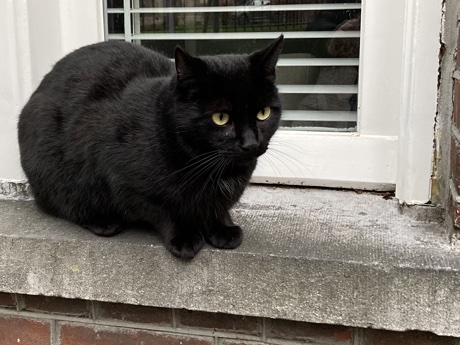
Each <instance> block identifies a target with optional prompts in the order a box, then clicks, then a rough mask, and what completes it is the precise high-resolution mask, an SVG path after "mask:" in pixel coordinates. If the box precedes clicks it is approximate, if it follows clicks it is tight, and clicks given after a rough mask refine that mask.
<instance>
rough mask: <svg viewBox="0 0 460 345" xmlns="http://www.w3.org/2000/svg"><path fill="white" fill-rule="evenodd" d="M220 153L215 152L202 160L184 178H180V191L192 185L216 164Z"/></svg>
mask: <svg viewBox="0 0 460 345" xmlns="http://www.w3.org/2000/svg"><path fill="white" fill-rule="evenodd" d="M219 159H220V155H219V153H215V154H213V155H211V156H210V157H208V159H205V160H204V161H202V162H201V163H200V164H199V165H197V166H195V167H194V168H193V169H191V170H190V171H188V172H187V173H186V174H185V175H184V176H182V178H181V179H180V183H179V185H178V189H177V190H178V191H180V190H182V189H187V188H188V186H187V185H191V184H192V183H193V182H195V181H196V180H197V179H198V178H199V177H200V176H201V175H203V173H205V172H206V171H208V170H209V169H211V168H212V167H213V166H214V163H216V162H217V161H219Z"/></svg>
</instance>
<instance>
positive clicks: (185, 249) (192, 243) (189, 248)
mask: <svg viewBox="0 0 460 345" xmlns="http://www.w3.org/2000/svg"><path fill="white" fill-rule="evenodd" d="M203 246H204V237H203V235H202V234H201V233H198V234H193V235H188V236H184V235H182V236H176V237H174V238H172V239H171V240H170V241H168V243H166V247H167V248H168V250H169V251H170V252H171V253H172V254H173V255H174V256H175V257H178V258H180V259H185V260H190V259H193V258H194V257H195V255H196V254H198V252H199V251H200V249H201V248H203Z"/></svg>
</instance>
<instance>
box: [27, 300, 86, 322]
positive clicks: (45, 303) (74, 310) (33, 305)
mask: <svg viewBox="0 0 460 345" xmlns="http://www.w3.org/2000/svg"><path fill="white" fill-rule="evenodd" d="M23 298H24V303H25V307H24V308H23V309H24V310H27V311H40V312H45V313H53V314H62V315H70V316H77V317H90V316H91V307H90V303H91V302H89V301H84V300H81V299H69V298H59V297H46V296H32V295H25V296H23Z"/></svg>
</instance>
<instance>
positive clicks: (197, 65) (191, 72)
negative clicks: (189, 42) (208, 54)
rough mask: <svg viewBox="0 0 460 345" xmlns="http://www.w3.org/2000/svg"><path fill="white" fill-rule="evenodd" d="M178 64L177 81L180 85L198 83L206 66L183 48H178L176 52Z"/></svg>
mask: <svg viewBox="0 0 460 345" xmlns="http://www.w3.org/2000/svg"><path fill="white" fill-rule="evenodd" d="M174 60H175V63H176V73H177V81H178V82H179V83H180V84H186V83H188V82H193V81H196V80H198V79H199V78H200V76H201V75H202V73H203V72H204V69H205V66H204V64H203V62H202V61H201V60H200V59H197V58H195V57H193V56H191V55H190V54H188V53H187V52H186V51H184V50H183V49H182V48H181V47H176V50H175V51H174Z"/></svg>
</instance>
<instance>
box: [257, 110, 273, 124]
mask: <svg viewBox="0 0 460 345" xmlns="http://www.w3.org/2000/svg"><path fill="white" fill-rule="evenodd" d="M269 117H270V107H265V108H264V109H263V110H261V111H259V112H258V113H257V119H258V120H260V121H265V120H266V119H268V118H269Z"/></svg>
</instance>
